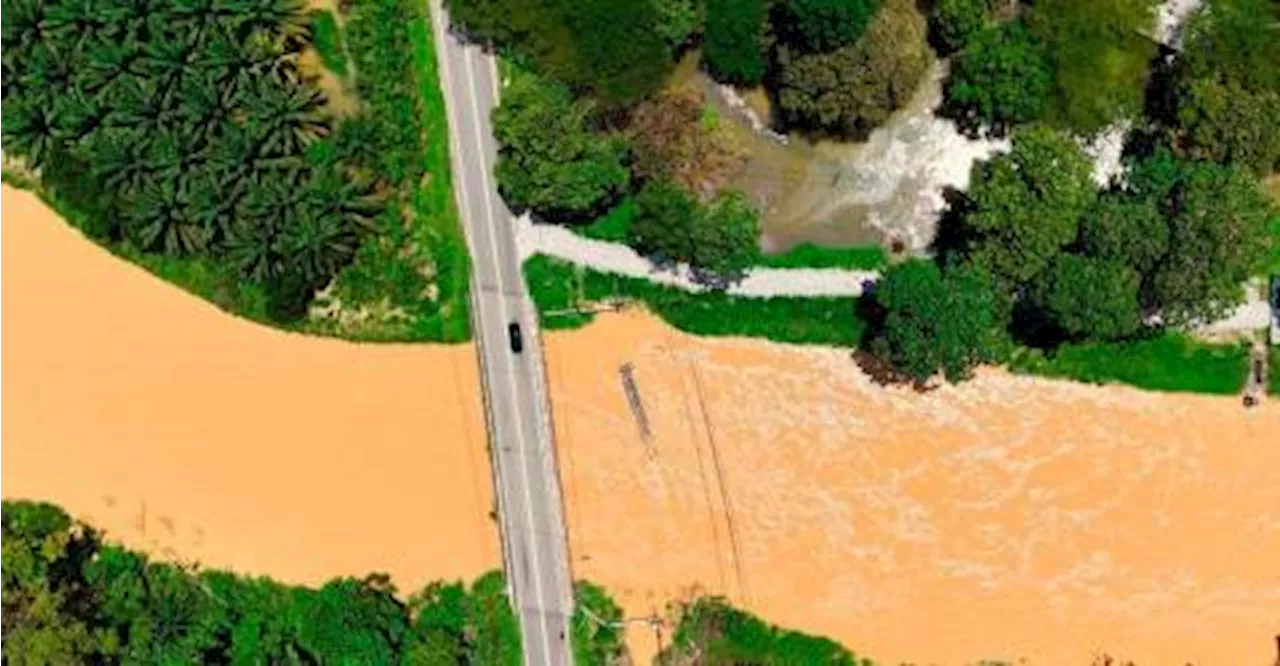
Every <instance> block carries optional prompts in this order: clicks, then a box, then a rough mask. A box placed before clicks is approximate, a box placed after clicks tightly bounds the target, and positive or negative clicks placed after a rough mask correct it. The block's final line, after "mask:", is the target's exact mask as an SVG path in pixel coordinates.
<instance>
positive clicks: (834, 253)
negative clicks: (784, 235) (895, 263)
mask: <svg viewBox="0 0 1280 666" xmlns="http://www.w3.org/2000/svg"><path fill="white" fill-rule="evenodd" d="M888 264H889V256H888V254H886V253H885V251H884V248H883V247H880V246H879V245H864V246H859V247H840V248H836V247H821V246H818V245H814V244H812V243H801V244H800V245H797V246H795V247H793V248H791V249H790V250H787V251H786V252H784V253H782V254H767V255H764V256H763V257H762V258H761V261H760V264H759V265H761V266H764V267H767V268H846V269H849V270H863V271H872V270H879V269H881V268H884V267H885V266H887V265H888Z"/></svg>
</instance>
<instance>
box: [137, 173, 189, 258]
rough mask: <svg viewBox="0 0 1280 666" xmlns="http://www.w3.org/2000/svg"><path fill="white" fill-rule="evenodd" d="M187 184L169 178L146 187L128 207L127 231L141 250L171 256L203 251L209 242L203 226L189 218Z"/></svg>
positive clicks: (148, 184)
mask: <svg viewBox="0 0 1280 666" xmlns="http://www.w3.org/2000/svg"><path fill="white" fill-rule="evenodd" d="M184 190H185V184H184V183H183V182H182V181H181V180H179V179H177V178H167V179H164V180H159V181H152V182H149V183H147V184H145V185H144V186H143V188H142V191H141V192H139V194H138V196H137V198H135V199H134V200H133V201H131V202H130V204H131V205H129V206H125V207H124V210H125V220H126V225H125V230H126V233H128V234H129V236H130V237H131V238H133V240H134V242H135V243H137V244H138V247H140V248H141V249H143V250H145V251H159V252H164V253H165V254H170V255H185V254H193V253H196V252H198V251H200V250H203V249H204V248H205V246H206V243H207V241H208V238H207V236H206V234H205V230H204V229H203V228H201V226H200V225H199V224H198V223H197V222H195V221H194V220H191V219H189V218H187V217H186V215H185V212H186V202H185V196H184V195H185V192H184Z"/></svg>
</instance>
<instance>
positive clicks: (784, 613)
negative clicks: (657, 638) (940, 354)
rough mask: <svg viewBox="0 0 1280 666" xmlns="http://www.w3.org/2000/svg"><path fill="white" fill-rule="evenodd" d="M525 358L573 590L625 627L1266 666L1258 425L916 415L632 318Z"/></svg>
mask: <svg viewBox="0 0 1280 666" xmlns="http://www.w3.org/2000/svg"><path fill="white" fill-rule="evenodd" d="M548 347H549V356H548V367H549V372H550V375H551V383H552V387H553V391H554V393H553V395H554V398H555V418H556V426H557V429H558V431H559V438H560V439H559V450H560V460H561V463H562V472H561V473H562V477H563V480H564V487H565V501H566V505H567V514H568V519H569V524H570V533H571V544H570V546H571V550H572V555H573V567H574V572H575V575H577V576H580V577H587V578H590V579H592V580H595V581H596V582H599V583H602V584H604V585H605V586H606V587H608V588H609V589H610V590H611V591H612V592H614V593H615V594H616V595H617V597H618V598H619V601H620V602H621V603H623V604H624V606H625V607H626V610H627V612H628V614H630V615H642V614H648V613H650V612H653V611H655V610H657V611H661V610H662V608H663V606H664V604H665V603H666V601H667V600H668V599H669V598H672V597H679V596H682V595H688V594H689V593H690V591H691V590H693V589H698V588H700V589H702V590H705V591H709V592H713V593H720V594H726V595H728V596H729V597H730V598H732V599H733V600H734V601H735V602H737V603H740V604H742V605H744V606H746V607H748V608H750V609H752V610H754V611H756V612H758V613H760V614H761V615H763V616H764V617H766V618H767V619H769V620H771V621H774V622H778V623H781V624H784V625H787V626H792V627H797V628H802V629H804V630H807V631H811V632H817V633H822V634H827V635H830V636H832V637H835V638H837V639H839V640H840V641H842V642H843V643H845V644H846V645H849V646H850V647H851V648H853V649H854V650H856V651H857V652H858V653H859V654H862V655H866V656H869V657H872V658H873V659H875V660H876V662H877V663H886V664H897V663H900V662H905V661H910V662H914V663H929V664H933V663H937V664H948V665H949V664H968V663H974V662H977V661H979V660H980V659H997V658H998V659H1004V660H1008V661H1010V662H1013V663H1023V662H1021V661H1018V659H1020V658H1026V659H1027V660H1028V661H1027V662H1026V663H1028V664H1031V665H1049V666H1057V665H1068V666H1069V665H1081V666H1087V665H1088V664H1090V663H1091V662H1092V661H1093V659H1094V658H1095V656H1097V655H1100V654H1102V653H1104V652H1106V653H1110V654H1111V655H1115V656H1120V657H1123V658H1126V659H1132V660H1134V661H1135V662H1136V663H1138V664H1142V665H1154V664H1175V663H1176V664H1184V663H1188V662H1193V663H1196V664H1206V665H1208V664H1222V665H1233V666H1236V665H1238V666H1249V665H1254V664H1256V665H1258V666H1262V665H1264V664H1270V663H1271V660H1272V659H1274V656H1275V654H1274V650H1275V647H1274V638H1273V637H1274V636H1275V635H1276V634H1280V558H1277V556H1276V553H1280V445H1278V443H1280V402H1277V401H1274V400H1273V401H1271V402H1269V403H1268V404H1266V405H1264V406H1263V407H1262V408H1260V409H1258V410H1255V411H1252V412H1246V411H1245V410H1244V409H1242V408H1241V407H1240V405H1239V403H1238V401H1237V400H1236V399H1234V398H1227V399H1222V398H1211V397H1200V396H1188V395H1172V394H1158V393H1149V392H1141V391H1137V390H1133V389H1128V388H1120V387H1108V388H1098V387H1092V386H1085V385H1079V384H1072V383H1066V382H1053V381H1047V380H1040V379H1031V378H1024V377H1014V376H1009V375H1007V374H1003V373H999V372H985V373H983V374H982V375H981V376H980V377H979V378H978V379H976V380H975V381H973V382H970V383H968V384H965V385H963V386H962V387H959V388H944V389H941V390H938V391H935V392H933V393H929V394H926V395H919V394H916V393H913V392H911V391H908V390H899V389H883V388H880V387H877V386H875V385H873V384H872V383H871V382H870V381H869V380H868V378H867V377H866V376H864V375H863V374H861V372H860V371H859V370H858V369H857V367H856V366H855V365H854V364H853V363H852V362H850V360H849V359H848V356H847V353H846V352H841V351H838V350H820V349H812V348H796V347H784V346H779V345H773V344H769V343H763V342H755V341H745V340H725V339H721V340H707V339H698V338H693V337H690V336H686V335H683V334H681V333H679V332H676V331H674V330H672V329H670V328H667V327H666V326H664V325H662V324H660V323H659V322H657V321H656V320H654V319H652V318H648V317H645V316H642V315H617V316H604V317H601V318H600V320H599V322H598V323H597V324H595V325H593V326H591V327H588V328H586V329H583V330H580V331H573V332H565V333H558V334H555V335H553V336H550V339H549V345H548ZM622 363H631V364H633V366H634V371H633V374H634V377H635V381H636V385H637V387H638V392H639V395H640V396H641V400H642V404H643V410H644V413H645V416H646V418H647V420H648V423H649V428H650V430H651V432H652V438H651V440H650V441H648V442H645V441H644V439H643V438H642V437H641V435H640V428H639V426H638V424H637V422H636V420H635V418H634V417H633V415H632V411H631V409H630V407H629V406H628V402H627V400H626V398H625V397H624V392H623V388H622V384H621V380H620V376H619V366H620V365H621V364H622ZM713 443H714V446H713ZM631 639H632V645H633V648H634V649H635V650H636V651H637V652H638V653H640V654H641V655H646V654H649V653H651V652H652V650H653V645H652V633H651V632H646V631H644V630H636V631H633V632H632V635H631ZM641 663H646V662H641Z"/></svg>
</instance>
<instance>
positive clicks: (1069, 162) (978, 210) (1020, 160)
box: [964, 127, 1097, 285]
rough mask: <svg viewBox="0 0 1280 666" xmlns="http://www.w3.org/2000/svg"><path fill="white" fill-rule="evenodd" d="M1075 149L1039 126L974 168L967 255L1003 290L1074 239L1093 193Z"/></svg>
mask: <svg viewBox="0 0 1280 666" xmlns="http://www.w3.org/2000/svg"><path fill="white" fill-rule="evenodd" d="M1092 172H1093V165H1092V163H1090V161H1089V158H1088V157H1087V156H1086V155H1085V154H1084V152H1083V151H1082V150H1081V149H1080V147H1079V146H1078V145H1076V143H1075V142H1074V141H1073V140H1072V139H1071V138H1070V137H1067V136H1065V135H1062V134H1059V133H1057V132H1054V131H1053V130H1050V129H1048V128H1045V127H1029V128H1027V129H1025V130H1022V131H1021V132H1019V133H1018V134H1016V135H1014V138H1013V150H1012V151H1011V152H1010V153H1009V154H1007V155H999V156H996V157H994V158H992V159H991V160H989V161H987V162H984V163H981V164H978V165H975V166H974V177H973V184H972V185H971V186H970V188H969V193H968V199H969V200H970V202H971V206H972V212H971V213H969V214H968V215H967V216H966V217H965V221H964V223H965V227H966V229H967V231H968V232H969V233H970V234H971V236H972V241H971V242H972V244H973V245H972V256H973V258H974V260H975V261H978V262H979V263H981V264H982V265H984V266H987V267H988V268H990V269H991V270H992V272H993V273H994V274H995V275H996V276H998V277H1000V278H1003V279H1004V280H1005V281H1006V282H1007V283H1009V284H1014V285H1016V284H1021V283H1025V282H1026V281H1028V280H1030V279H1031V278H1032V277H1034V276H1035V275H1036V274H1037V273H1039V272H1040V271H1041V270H1043V269H1044V268H1045V267H1046V266H1048V265H1049V263H1050V262H1051V261H1052V260H1053V258H1054V256H1055V255H1056V254H1058V253H1059V252H1060V251H1061V249H1062V248H1063V247H1064V246H1066V245H1067V244H1068V243H1071V242H1072V241H1074V240H1075V239H1076V234H1077V231H1078V229H1079V223H1080V216H1081V215H1082V214H1083V213H1084V211H1085V210H1086V209H1087V208H1088V207H1089V206H1090V204H1092V202H1093V200H1094V198H1095V197H1096V195H1097V192H1096V190H1095V186H1094V184H1093V180H1092Z"/></svg>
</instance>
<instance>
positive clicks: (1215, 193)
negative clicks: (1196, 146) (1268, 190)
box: [1151, 162, 1277, 324]
mask: <svg viewBox="0 0 1280 666" xmlns="http://www.w3.org/2000/svg"><path fill="white" fill-rule="evenodd" d="M1163 208H1164V214H1165V216H1166V219H1167V220H1168V223H1169V251H1168V253H1167V254H1166V255H1165V257H1164V259H1163V260H1162V261H1161V262H1160V263H1159V265H1158V266H1157V267H1156V269H1155V273H1154V275H1153V276H1152V285H1151V289H1152V293H1151V297H1152V301H1153V305H1154V306H1155V307H1156V308H1158V309H1159V311H1160V312H1161V313H1162V314H1163V315H1164V317H1165V320H1166V321H1168V322H1170V323H1173V324H1182V323H1188V322H1193V321H1198V320H1206V321H1208V320H1213V319H1215V318H1217V317H1220V316H1222V315H1224V314H1226V312H1228V311H1229V309H1230V308H1231V307H1232V306H1234V305H1235V304H1237V303H1239V302H1240V299H1241V291H1240V285H1241V284H1243V283H1244V281H1245V280H1247V279H1248V278H1250V277H1251V276H1253V275H1256V274H1258V273H1259V272H1261V270H1262V268H1263V266H1264V265H1265V263H1266V260H1267V257H1268V256H1269V254H1270V252H1271V247H1272V244H1273V243H1274V242H1275V240H1274V239H1273V238H1272V237H1271V236H1270V235H1269V233H1268V224H1269V223H1270V222H1271V221H1272V220H1273V219H1275V218H1276V216H1277V211H1276V209H1275V207H1274V206H1273V204H1272V203H1271V201H1270V200H1269V199H1268V198H1267V196H1266V195H1265V194H1264V193H1263V192H1262V190H1261V189H1260V188H1259V186H1258V182H1257V180H1256V179H1254V178H1253V177H1252V176H1251V175H1250V174H1249V173H1247V172H1245V171H1242V170H1240V169H1238V168H1235V167H1229V166H1223V165H1220V164H1214V163H1212V162H1192V163H1189V164H1187V165H1185V167H1184V168H1183V169H1182V171H1181V173H1180V177H1179V179H1178V182H1177V183H1176V184H1175V186H1174V187H1173V188H1172V190H1171V191H1170V192H1169V195H1168V196H1167V197H1166V198H1165V199H1164V201H1163Z"/></svg>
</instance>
